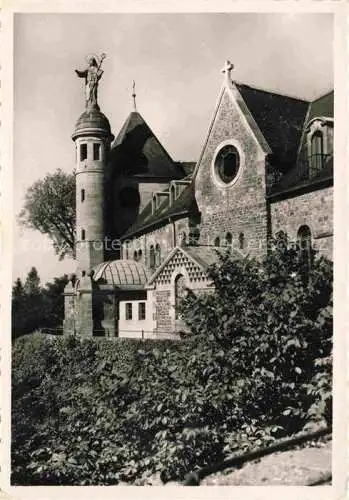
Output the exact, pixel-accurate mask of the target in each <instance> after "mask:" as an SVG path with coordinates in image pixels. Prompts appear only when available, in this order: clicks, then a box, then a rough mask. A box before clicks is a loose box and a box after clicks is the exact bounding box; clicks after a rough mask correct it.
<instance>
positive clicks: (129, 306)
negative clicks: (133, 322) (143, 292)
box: [125, 302, 132, 320]
mask: <svg viewBox="0 0 349 500" xmlns="http://www.w3.org/2000/svg"><path fill="white" fill-rule="evenodd" d="M125 318H126V319H127V320H129V319H132V302H126V304H125Z"/></svg>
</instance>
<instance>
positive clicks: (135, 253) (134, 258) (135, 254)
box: [133, 250, 138, 261]
mask: <svg viewBox="0 0 349 500" xmlns="http://www.w3.org/2000/svg"><path fill="white" fill-rule="evenodd" d="M133 260H136V261H137V260H138V252H137V250H135V251H134V252H133Z"/></svg>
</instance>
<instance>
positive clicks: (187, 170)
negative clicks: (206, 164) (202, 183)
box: [176, 161, 196, 177]
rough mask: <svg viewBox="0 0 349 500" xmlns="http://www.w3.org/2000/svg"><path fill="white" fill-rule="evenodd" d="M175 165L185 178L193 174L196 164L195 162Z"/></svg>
mask: <svg viewBox="0 0 349 500" xmlns="http://www.w3.org/2000/svg"><path fill="white" fill-rule="evenodd" d="M176 165H178V166H179V167H180V168H181V169H182V170H183V173H184V175H185V176H186V177H187V176H188V175H191V174H192V173H193V172H194V169H195V165H196V162H195V161H176Z"/></svg>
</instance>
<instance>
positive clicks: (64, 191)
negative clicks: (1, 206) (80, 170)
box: [19, 169, 75, 259]
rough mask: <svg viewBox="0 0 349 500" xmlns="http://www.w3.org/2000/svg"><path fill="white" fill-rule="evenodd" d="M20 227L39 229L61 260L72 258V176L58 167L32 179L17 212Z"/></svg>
mask: <svg viewBox="0 0 349 500" xmlns="http://www.w3.org/2000/svg"><path fill="white" fill-rule="evenodd" d="M19 222H20V224H21V225H22V226H25V227H28V228H30V229H35V230H37V231H40V233H42V234H45V235H46V236H48V237H49V238H50V240H51V241H52V244H53V247H54V250H55V252H56V254H57V255H58V256H59V258H60V259H63V258H64V257H65V256H66V255H69V256H72V257H74V251H75V250H74V248H75V246H74V242H75V178H74V175H73V174H66V173H64V172H63V171H62V170H61V169H57V170H56V171H55V172H54V173H53V174H48V175H46V177H45V178H44V179H42V180H38V181H36V182H34V184H33V185H32V186H31V187H30V188H29V189H28V190H27V192H26V195H25V201H24V207H23V209H22V210H21V212H20V214H19Z"/></svg>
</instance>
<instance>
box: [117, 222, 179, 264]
mask: <svg viewBox="0 0 349 500" xmlns="http://www.w3.org/2000/svg"><path fill="white" fill-rule="evenodd" d="M182 233H185V234H186V236H187V237H188V234H189V220H188V218H187V217H184V218H183V219H179V220H176V221H174V222H173V223H172V222H171V223H167V224H166V225H164V226H162V227H159V228H158V229H155V230H154V231H150V232H148V233H146V234H143V235H141V236H139V237H136V238H134V239H132V240H131V239H130V240H129V242H128V250H126V243H124V244H123V258H124V259H126V258H129V259H133V255H134V252H135V251H136V252H138V250H141V251H142V259H141V262H143V263H144V264H145V265H146V266H148V267H149V266H150V259H149V257H150V246H151V245H153V246H154V247H155V246H156V245H157V244H159V245H160V249H161V259H160V261H161V262H160V263H162V262H163V261H164V260H165V259H166V257H167V256H168V254H169V253H170V252H171V250H172V249H173V248H174V247H175V246H176V245H180V244H181V235H182Z"/></svg>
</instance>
